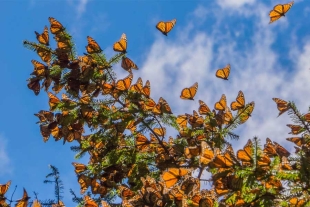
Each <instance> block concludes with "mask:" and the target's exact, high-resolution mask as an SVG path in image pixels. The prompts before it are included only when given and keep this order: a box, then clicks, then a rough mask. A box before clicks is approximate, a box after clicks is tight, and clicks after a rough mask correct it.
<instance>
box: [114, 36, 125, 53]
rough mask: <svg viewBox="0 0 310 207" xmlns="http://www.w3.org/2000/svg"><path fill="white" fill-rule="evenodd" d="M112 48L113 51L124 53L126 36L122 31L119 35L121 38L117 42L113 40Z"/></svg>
mask: <svg viewBox="0 0 310 207" xmlns="http://www.w3.org/2000/svg"><path fill="white" fill-rule="evenodd" d="M113 50H114V51H115V52H122V53H126V52H127V51H126V50H127V38H126V34H125V33H123V34H122V36H121V39H120V40H119V41H118V42H115V43H114V45H113Z"/></svg>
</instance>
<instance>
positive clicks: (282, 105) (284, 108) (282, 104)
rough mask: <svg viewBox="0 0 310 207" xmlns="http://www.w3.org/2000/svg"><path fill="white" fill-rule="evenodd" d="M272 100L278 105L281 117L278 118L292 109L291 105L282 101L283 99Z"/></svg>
mask: <svg viewBox="0 0 310 207" xmlns="http://www.w3.org/2000/svg"><path fill="white" fill-rule="evenodd" d="M272 100H273V101H274V102H276V104H277V108H278V110H279V115H278V117H279V116H280V115H281V114H283V113H284V112H286V111H287V110H289V109H290V107H291V106H290V104H289V103H287V102H286V101H284V100H282V99H279V98H272Z"/></svg>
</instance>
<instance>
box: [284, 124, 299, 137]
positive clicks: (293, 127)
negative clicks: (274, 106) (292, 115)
mask: <svg viewBox="0 0 310 207" xmlns="http://www.w3.org/2000/svg"><path fill="white" fill-rule="evenodd" d="M286 126H288V127H289V128H291V130H292V131H291V132H290V133H289V134H294V135H297V134H300V133H301V132H303V127H302V126H299V125H293V124H287V125H286Z"/></svg>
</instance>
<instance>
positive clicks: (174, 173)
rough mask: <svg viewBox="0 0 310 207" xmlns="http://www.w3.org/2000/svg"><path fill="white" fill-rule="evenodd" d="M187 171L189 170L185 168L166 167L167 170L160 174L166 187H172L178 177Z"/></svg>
mask: <svg viewBox="0 0 310 207" xmlns="http://www.w3.org/2000/svg"><path fill="white" fill-rule="evenodd" d="M189 172H190V170H189V169H186V168H168V171H166V172H164V173H163V174H162V179H163V181H164V183H165V186H166V188H170V187H172V186H173V185H174V184H176V183H177V182H178V181H179V179H180V177H182V176H184V175H186V174H188V173H189Z"/></svg>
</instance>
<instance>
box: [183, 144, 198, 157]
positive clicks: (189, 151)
mask: <svg viewBox="0 0 310 207" xmlns="http://www.w3.org/2000/svg"><path fill="white" fill-rule="evenodd" d="M199 153H200V150H199V148H198V147H197V146H196V145H195V146H189V147H186V148H185V149H184V154H185V157H186V158H187V159H191V158H193V157H196V156H198V155H199Z"/></svg>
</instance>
